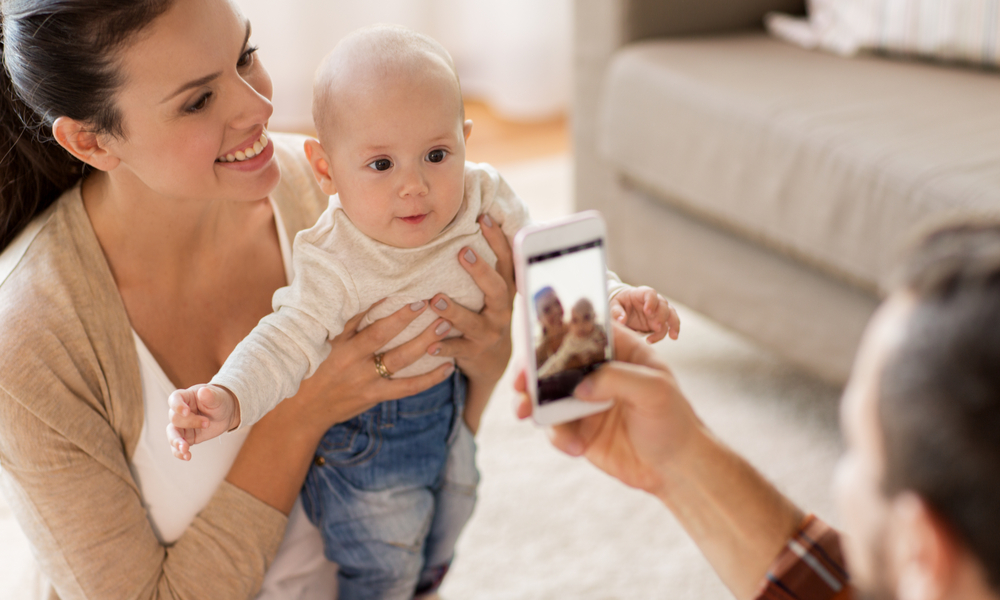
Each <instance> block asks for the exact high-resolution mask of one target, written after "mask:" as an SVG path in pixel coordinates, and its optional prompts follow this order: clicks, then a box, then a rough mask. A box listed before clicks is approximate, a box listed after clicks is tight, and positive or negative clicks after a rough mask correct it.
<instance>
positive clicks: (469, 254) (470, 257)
mask: <svg viewBox="0 0 1000 600" xmlns="http://www.w3.org/2000/svg"><path fill="white" fill-rule="evenodd" d="M465 260H467V261H469V264H470V265H474V264H476V253H475V252H473V251H472V250H466V251H465Z"/></svg>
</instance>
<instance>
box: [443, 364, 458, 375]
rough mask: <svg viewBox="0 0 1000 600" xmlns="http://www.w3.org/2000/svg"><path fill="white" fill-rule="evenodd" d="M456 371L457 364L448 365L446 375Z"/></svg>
mask: <svg viewBox="0 0 1000 600" xmlns="http://www.w3.org/2000/svg"><path fill="white" fill-rule="evenodd" d="M454 372H455V365H448V366H447V367H446V368H445V370H444V375H445V377H447V376H448V375H451V374H452V373H454Z"/></svg>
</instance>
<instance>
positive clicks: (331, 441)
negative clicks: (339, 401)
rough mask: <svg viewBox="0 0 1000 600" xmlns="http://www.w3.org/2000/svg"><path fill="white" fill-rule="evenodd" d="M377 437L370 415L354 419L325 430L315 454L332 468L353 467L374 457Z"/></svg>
mask: <svg viewBox="0 0 1000 600" xmlns="http://www.w3.org/2000/svg"><path fill="white" fill-rule="evenodd" d="M378 444H379V435H378V431H377V428H376V427H375V426H374V423H373V419H372V417H371V416H370V415H361V416H358V417H354V418H353V419H351V420H349V421H345V422H343V423H338V424H336V425H334V426H333V427H331V428H330V429H328V430H327V432H326V434H324V435H323V439H322V440H320V443H319V448H317V449H316V454H317V455H319V456H321V457H322V458H323V461H324V463H325V464H326V465H328V466H332V467H353V466H357V465H359V464H362V463H364V462H365V461H367V460H369V459H371V457H372V456H374V455H375V452H376V451H377V449H378Z"/></svg>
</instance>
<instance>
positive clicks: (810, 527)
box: [757, 515, 854, 600]
mask: <svg viewBox="0 0 1000 600" xmlns="http://www.w3.org/2000/svg"><path fill="white" fill-rule="evenodd" d="M853 597H854V590H853V589H852V588H851V586H850V583H849V578H848V576H847V570H846V569H845V567H844V556H843V554H841V552H840V535H839V534H838V533H837V532H836V531H834V529H833V528H831V527H830V526H829V525H827V524H826V523H824V522H823V521H820V520H819V519H817V518H816V517H815V516H814V515H809V516H808V517H806V519H805V520H804V521H803V522H802V525H801V526H800V527H799V530H798V531H797V532H795V535H793V536H792V539H790V540H788V544H787V545H785V547H784V548H783V549H782V551H781V553H780V554H779V555H778V558H776V559H775V560H774V562H773V563H771V569H770V570H769V571H768V572H767V578H766V579H765V580H764V582H763V584H761V589H760V591H759V592H758V593H757V600H851V599H852V598H853Z"/></svg>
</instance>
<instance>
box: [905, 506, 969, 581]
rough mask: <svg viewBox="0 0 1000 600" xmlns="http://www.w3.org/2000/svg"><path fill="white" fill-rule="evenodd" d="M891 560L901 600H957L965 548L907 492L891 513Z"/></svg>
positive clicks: (927, 508) (929, 510) (927, 509)
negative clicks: (961, 562) (952, 599)
mask: <svg viewBox="0 0 1000 600" xmlns="http://www.w3.org/2000/svg"><path fill="white" fill-rule="evenodd" d="M889 521H890V522H889V541H888V548H887V550H888V554H889V556H888V559H889V563H890V565H889V566H890V569H891V572H892V573H893V574H894V577H895V579H896V597H897V598H898V599H899V600H940V599H942V598H947V597H953V596H952V595H953V593H954V591H955V589H954V586H955V584H956V583H957V581H956V580H957V575H958V571H959V569H958V566H959V565H958V563H959V560H960V558H961V556H962V554H963V553H962V548H961V547H960V545H959V544H958V540H956V539H955V536H954V534H953V533H952V532H951V530H950V529H949V528H948V526H947V525H946V524H945V523H944V522H943V521H942V520H941V518H940V517H939V516H938V514H937V513H936V512H934V510H933V509H931V507H930V506H929V505H928V504H927V502H925V501H924V500H923V498H921V497H920V496H918V495H917V494H914V493H913V492H903V493H901V494H899V496H897V497H896V498H895V499H894V500H893V501H892V504H891V506H890V509H889Z"/></svg>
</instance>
